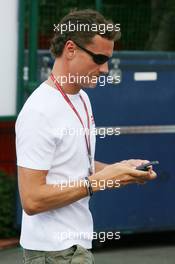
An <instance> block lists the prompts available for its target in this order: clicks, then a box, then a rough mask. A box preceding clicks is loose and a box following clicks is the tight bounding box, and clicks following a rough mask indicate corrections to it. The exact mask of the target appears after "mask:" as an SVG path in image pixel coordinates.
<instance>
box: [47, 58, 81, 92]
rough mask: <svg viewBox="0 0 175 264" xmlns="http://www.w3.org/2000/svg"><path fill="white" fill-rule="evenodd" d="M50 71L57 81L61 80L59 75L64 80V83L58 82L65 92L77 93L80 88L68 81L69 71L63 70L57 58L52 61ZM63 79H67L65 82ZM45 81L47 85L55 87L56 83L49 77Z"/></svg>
mask: <svg viewBox="0 0 175 264" xmlns="http://www.w3.org/2000/svg"><path fill="white" fill-rule="evenodd" d="M52 73H53V75H54V77H55V78H56V79H57V81H58V82H59V80H61V77H62V80H63V81H64V83H60V82H59V84H60V85H61V88H62V89H63V91H64V92H65V93H66V94H72V95H73V94H77V93H78V92H79V91H80V90H81V88H80V87H79V86H77V85H76V84H75V83H72V82H71V83H69V75H70V73H69V72H68V71H65V68H64V67H63V65H61V62H60V61H58V60H57V61H56V62H55V63H54V66H53V69H52ZM65 80H67V81H66V82H65ZM46 83H47V84H48V85H49V86H51V87H53V88H55V89H57V88H56V85H55V84H54V82H53V81H52V79H51V78H50V77H49V78H48V80H47V81H46Z"/></svg>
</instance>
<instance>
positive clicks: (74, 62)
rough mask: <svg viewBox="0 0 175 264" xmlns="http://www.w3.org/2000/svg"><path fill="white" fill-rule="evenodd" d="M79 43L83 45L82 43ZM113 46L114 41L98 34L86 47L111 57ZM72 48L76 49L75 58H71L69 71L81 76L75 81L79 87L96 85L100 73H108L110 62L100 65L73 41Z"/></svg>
mask: <svg viewBox="0 0 175 264" xmlns="http://www.w3.org/2000/svg"><path fill="white" fill-rule="evenodd" d="M79 44H80V45H81V43H79ZM70 45H71V43H70ZM113 47H114V42H113V41H111V40H107V39H105V38H102V37H101V36H99V35H96V36H95V37H94V38H93V41H92V43H91V44H88V45H86V47H84V48H86V49H88V50H89V51H91V52H93V53H95V54H103V55H106V56H108V57H111V56H112V52H113ZM72 48H73V49H74V53H73V54H74V55H73V58H72V59H71V60H69V72H70V74H71V75H74V76H75V77H79V79H78V78H77V79H76V81H75V83H76V85H77V86H79V87H92V88H93V87H95V86H96V84H97V81H98V77H99V76H100V75H104V74H107V73H108V71H109V70H108V62H105V63H104V64H101V65H98V64H96V63H95V62H94V61H93V58H92V56H91V55H89V54H88V53H87V52H85V51H84V50H82V49H81V48H79V47H77V46H76V44H75V43H73V47H72ZM80 76H82V77H80ZM80 78H81V79H80ZM77 80H78V81H77Z"/></svg>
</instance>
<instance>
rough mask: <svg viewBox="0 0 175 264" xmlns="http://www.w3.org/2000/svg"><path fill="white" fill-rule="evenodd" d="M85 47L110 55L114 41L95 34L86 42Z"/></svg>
mask: <svg viewBox="0 0 175 264" xmlns="http://www.w3.org/2000/svg"><path fill="white" fill-rule="evenodd" d="M87 47H91V48H93V52H95V53H102V54H105V55H107V56H109V57H111V56H112V52H113V48H114V41H113V40H108V39H106V38H103V37H101V36H100V35H96V36H94V37H93V39H92V43H91V44H88V45H87Z"/></svg>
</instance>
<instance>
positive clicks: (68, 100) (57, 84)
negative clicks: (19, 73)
mask: <svg viewBox="0 0 175 264" xmlns="http://www.w3.org/2000/svg"><path fill="white" fill-rule="evenodd" d="M50 78H51V79H52V81H53V82H54V84H55V86H56V88H57V89H58V90H59V91H60V93H61V94H62V96H63V98H64V99H65V100H66V102H67V103H68V104H69V105H70V107H71V108H72V110H73V111H74V113H75V114H76V116H77V117H78V119H79V121H80V123H81V125H82V127H83V129H84V132H85V134H84V135H85V141H86V147H87V152H88V158H89V163H90V170H92V167H91V166H92V157H91V142H90V118H89V114H88V109H87V105H86V103H85V101H84V99H83V97H82V96H81V94H79V96H80V99H81V101H82V103H83V105H84V109H85V112H86V116H87V125H88V137H87V134H86V128H85V125H84V124H83V121H82V119H81V116H80V114H79V113H78V111H77V110H76V108H75V107H74V105H73V104H72V102H71V101H70V99H69V97H68V96H67V94H66V93H65V92H64V91H63V89H62V87H61V86H60V84H59V83H58V82H57V79H56V78H55V76H54V75H53V73H51V75H50ZM88 141H89V142H88ZM91 173H92V171H91Z"/></svg>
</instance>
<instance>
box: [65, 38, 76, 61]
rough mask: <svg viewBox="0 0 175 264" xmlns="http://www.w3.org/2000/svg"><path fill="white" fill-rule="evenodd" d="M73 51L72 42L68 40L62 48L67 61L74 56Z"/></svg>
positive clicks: (73, 45) (74, 47)
mask: <svg viewBox="0 0 175 264" xmlns="http://www.w3.org/2000/svg"><path fill="white" fill-rule="evenodd" d="M75 49H76V46H75V44H74V43H73V41H71V40H68V41H67V42H66V44H65V47H64V51H65V55H66V58H67V59H68V60H71V59H72V58H73V57H74V56H75Z"/></svg>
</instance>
